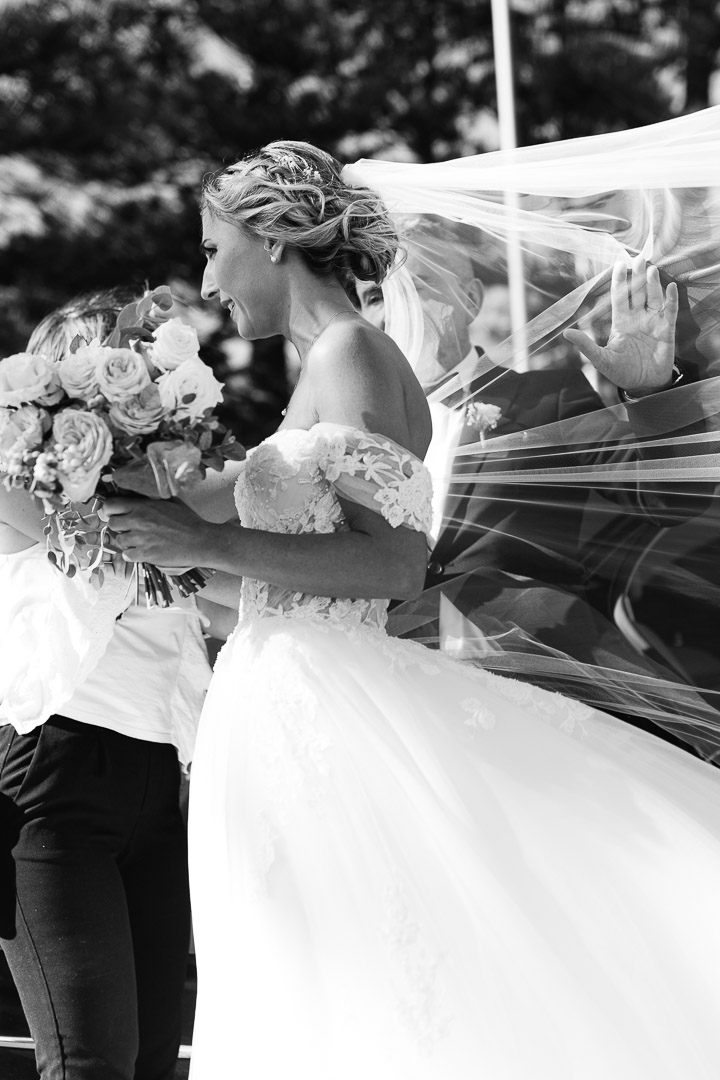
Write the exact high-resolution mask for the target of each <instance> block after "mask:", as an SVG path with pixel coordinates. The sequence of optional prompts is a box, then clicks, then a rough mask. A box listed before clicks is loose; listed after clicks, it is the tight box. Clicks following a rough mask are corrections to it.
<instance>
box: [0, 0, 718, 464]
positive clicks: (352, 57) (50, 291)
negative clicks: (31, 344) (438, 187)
mask: <svg viewBox="0 0 720 1080" xmlns="http://www.w3.org/2000/svg"><path fill="white" fill-rule="evenodd" d="M512 6H513V31H514V35H515V49H516V83H517V89H518V119H519V130H520V132H521V138H522V141H524V142H538V141H544V140H547V139H554V138H563V137H571V136H577V135H585V134H590V133H593V132H597V131H605V130H612V129H615V128H623V127H627V126H632V125H638V124H645V123H652V122H654V121H656V120H661V119H665V118H666V117H668V116H670V115H673V114H674V113H675V112H679V111H682V110H683V109H685V108H697V107H701V106H702V105H703V104H707V99H708V93H709V85H710V80H711V78H712V75H713V74H714V72H715V68H716V58H717V50H718V46H719V45H720V41H719V40H718V25H719V21H718V18H717V8H718V4H717V3H716V2H715V0H683V2H681V3H677V2H676V3H670V2H669V0H516V2H515V3H514V4H513V5H512ZM494 108H495V87H494V72H493V57H492V35H491V15H490V0H243V2H242V3H238V2H237V0H4V2H0V146H1V147H2V157H0V301H1V303H0V355H5V354H7V353H9V352H13V351H17V350H19V349H21V348H22V347H23V344H24V342H25V340H26V339H27V336H28V333H29V331H30V329H31V328H32V326H33V325H34V323H35V322H36V321H37V320H38V319H39V318H40V317H41V316H42V315H43V314H45V313H46V312H47V311H48V310H50V309H51V308H52V307H54V306H55V305H56V304H58V303H61V302H62V301H64V300H66V299H67V298H68V297H69V296H71V295H73V294H74V293H77V292H80V291H83V290H84V289H88V288H95V287H98V286H105V285H112V284H117V283H119V282H128V283H129V282H134V283H137V284H138V285H142V283H143V282H144V281H146V280H147V281H150V282H151V283H152V284H157V283H160V282H162V281H170V282H172V283H173V286H174V288H176V289H177V290H179V292H180V293H181V294H182V295H183V298H184V299H185V300H186V301H187V302H188V303H189V304H190V310H191V311H192V310H193V309H194V306H195V304H196V303H197V301H198V299H199V296H198V284H199V279H200V275H201V270H202V266H201V261H200V256H199V254H198V251H197V244H198V240H199V228H198V216H197V208H196V202H197V194H198V189H199V182H200V178H201V176H202V175H203V173H204V172H206V171H208V170H210V169H214V168H217V167H219V166H220V165H222V164H223V163H225V162H228V161H231V160H235V159H236V158H237V157H239V156H241V155H242V154H244V153H246V152H247V151H248V150H250V149H252V148H253V147H254V146H257V145H260V144H262V143H264V142H267V141H268V140H270V139H273V138H303V139H307V140H309V141H311V142H315V143H318V144H319V145H321V146H324V147H326V148H327V149H329V150H331V151H333V152H335V153H336V154H337V155H338V156H339V157H341V158H342V159H343V160H354V159H356V158H357V157H361V156H365V157H367V156H378V157H402V158H405V159H410V160H442V159H444V158H447V157H451V156H456V155H459V154H466V153H478V152H481V151H482V150H484V149H487V148H492V137H493V126H492V123H491V122H490V121H489V120H488V118H489V117H491V116H492V114H493V111H494ZM196 321H197V325H198V329H199V332H200V333H201V339H202V340H203V342H204V344H205V346H206V350H207V356H208V358H209V359H211V360H212V361H213V363H214V364H215V365H216V367H217V368H218V371H219V375H220V377H221V378H224V379H225V381H226V384H227V388H228V392H229V402H230V408H231V409H232V410H233V416H234V417H235V418H236V419H237V428H238V433H239V434H240V436H241V437H242V438H244V439H245V440H246V441H247V442H248V443H253V442H255V441H257V439H259V438H262V437H263V436H264V435H265V434H267V433H268V431H270V430H272V428H273V427H274V426H275V425H276V423H277V419H278V415H279V410H280V408H281V407H282V405H283V404H284V401H285V398H286V396H287V391H288V387H287V383H286V376H285V360H284V355H283V352H282V348H281V345H280V344H279V343H277V342H266V343H263V344H262V346H258V347H257V348H256V349H254V350H250V352H249V356H250V362H249V364H246V365H245V366H243V364H244V360H245V357H244V356H239V355H238V351H237V342H236V341H234V340H233V337H232V335H234V328H233V327H232V326H229V325H228V323H227V321H226V320H225V318H224V315H223V313H222V312H221V311H220V310H216V311H214V312H211V313H210V314H208V313H207V309H206V311H205V313H204V314H200V311H199V309H198V310H197V311H196Z"/></svg>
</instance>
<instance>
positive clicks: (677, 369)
mask: <svg viewBox="0 0 720 1080" xmlns="http://www.w3.org/2000/svg"><path fill="white" fill-rule="evenodd" d="M692 381H693V379H692V378H691V376H690V374H689V372H688V370H687V368H685V367H684V366H681V364H680V361H679V360H676V361H675V362H674V364H673V366H672V382H671V383H670V385H669V386H666V387H665V388H664V389H663V390H653V391H652V393H650V394H643V395H642V397H633V396H632V394H628V392H627V390H623V388H622V386H618V388H617V392H618V397H619V398H620V401H622V403H623V404H624V405H635V404H636V403H637V402H638V401H645V399H646V398H649V397H652V394H664V393H665V390H672V389H673V387H675V386H682V385H684V384H685V383H689V382H692Z"/></svg>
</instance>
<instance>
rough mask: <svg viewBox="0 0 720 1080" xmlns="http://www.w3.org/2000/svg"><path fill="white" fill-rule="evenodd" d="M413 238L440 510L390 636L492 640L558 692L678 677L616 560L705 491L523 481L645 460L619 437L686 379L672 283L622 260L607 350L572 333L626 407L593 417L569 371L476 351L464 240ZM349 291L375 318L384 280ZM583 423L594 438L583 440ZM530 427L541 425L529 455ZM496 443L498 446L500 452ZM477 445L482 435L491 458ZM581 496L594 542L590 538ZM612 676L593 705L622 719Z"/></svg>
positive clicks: (412, 269)
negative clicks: (641, 639) (632, 622)
mask: <svg viewBox="0 0 720 1080" xmlns="http://www.w3.org/2000/svg"><path fill="white" fill-rule="evenodd" d="M409 237H410V240H411V243H410V246H409V250H408V257H407V261H406V264H405V265H406V269H407V270H408V271H409V273H410V275H411V276H412V279H413V281H414V283H415V286H416V289H417V292H418V296H419V298H420V300H421V303H422V306H423V310H424V318H425V324H426V325H425V335H424V342H423V348H422V349H421V350H420V357H419V360H418V361H417V364H416V374H417V375H418V378H419V379H420V381H421V382H422V383H423V385H424V388H425V390H426V393H427V394H428V398H429V401H430V405H431V411H432V414H433V428H434V434H433V441H432V443H431V446H430V449H429V451H428V456H427V458H426V463H427V464H428V466H429V468H430V471H431V473H432V474H433V481H434V488H435V498H434V511H435V513H434V527H433V536H432V543H433V546H432V550H431V553H430V558H429V562H428V571H427V578H426V593H425V594H424V597H423V598H422V600H421V601H420V602H419V603H415V604H405V605H402V606H401V607H400V608H397V609H395V611H394V612H393V613H392V615H391V628H392V630H393V631H394V632H396V633H401V634H407V635H409V636H414V637H419V638H421V639H422V640H424V641H425V642H426V643H428V644H435V645H439V646H440V647H443V648H446V649H451V648H453V647H455V648H458V649H459V651H461V652H462V651H465V650H467V648H468V647H470V648H471V649H472V648H479V649H480V650H481V651H482V650H483V649H487V650H489V651H490V652H492V651H493V645H492V641H493V639H494V638H495V639H497V640H498V641H501V642H502V650H503V652H504V653H508V652H513V651H515V653H516V654H517V653H522V654H523V657H524V659H523V661H522V663H521V664H520V665H519V666H518V664H517V660H518V657H517V656H516V658H515V662H514V666H511V665H508V667H507V668H506V670H510V671H512V672H513V673H514V674H516V675H518V676H519V677H527V678H529V679H530V680H531V681H533V682H541V683H543V684H544V685H547V686H548V687H549V688H552V689H560V690H563V691H564V692H567V693H573V691H577V685H578V684H577V679H578V676H579V677H580V679H581V680H584V681H585V683H586V685H587V682H588V680H589V679H591V678H592V674H591V673H592V672H598V673H599V672H603V673H605V672H611V673H612V672H621V673H622V674H623V676H624V677H625V676H632V674H634V675H636V676H637V678H638V680H639V683H640V685H642V684H643V680H644V679H645V678H646V677H647V676H648V675H653V676H655V677H660V678H664V679H668V678H669V679H672V678H673V675H672V673H670V672H668V671H666V670H665V669H664V668H661V667H659V666H658V665H656V664H654V663H652V662H650V661H648V660H647V659H646V658H644V657H643V656H642V655H641V654H640V653H638V652H637V651H636V649H635V648H633V646H632V645H631V644H629V642H628V641H627V640H626V638H625V637H624V636H623V635H622V634H621V633H620V632H619V630H618V628H617V627H616V626H615V625H614V623H613V622H612V621H611V619H610V614H611V610H612V600H613V586H614V577H615V574H616V572H617V564H616V560H615V559H614V555H615V553H616V552H618V551H621V552H626V551H627V549H628V547H629V546H631V545H634V544H635V543H637V544H639V545H640V546H642V545H643V544H644V542H645V541H646V538H648V537H649V536H650V535H652V533H653V532H654V531H656V530H657V529H658V528H662V527H664V526H667V525H670V524H675V523H677V522H678V521H681V520H685V519H686V518H687V517H688V516H690V515H692V514H694V513H697V512H699V511H700V510H701V509H702V508H703V505H704V503H703V499H702V495H700V496H698V495H697V494H694V495H691V496H686V495H684V494H683V495H677V494H676V495H668V494H667V493H665V492H658V491H655V490H653V489H652V487H651V486H649V485H647V484H642V483H639V482H635V481H628V480H627V479H626V480H625V482H624V483H623V484H622V485H616V484H613V485H607V486H606V487H605V489H604V491H603V495H604V497H603V498H601V499H600V500H598V499H597V498H596V492H597V489H598V488H600V487H602V485H598V484H596V483H594V482H593V481H591V484H592V487H593V489H594V490H593V491H592V493H591V490H590V487H589V486H588V484H587V482H585V483H584V484H583V482H582V478H581V476H580V474H577V473H576V476H580V479H579V481H576V482H575V483H567V482H566V483H537V482H532V483H528V482H527V481H528V479H529V477H528V472H529V470H532V471H533V472H534V471H535V470H537V469H543V468H553V467H555V468H561V469H563V470H564V471H565V474H566V476H571V475H572V469H573V467H576V466H578V465H587V464H593V463H596V462H598V461H608V460H609V461H613V462H616V463H617V462H623V461H630V460H631V458H632V456H633V455H634V457H635V459H637V457H638V456H642V454H643V451H642V449H641V450H640V451H638V450H637V449H634V450H632V451H627V450H625V449H623V448H622V445H621V444H620V443H619V442H618V434H619V432H620V431H621V430H623V429H624V431H625V433H626V434H627V432H628V430H629V431H632V433H633V435H634V436H635V437H636V438H637V439H638V440H641V439H642V438H643V436H645V435H647V434H648V433H649V432H651V431H652V430H653V416H654V407H655V406H656V405H657V401H658V400H659V397H660V396H661V395H662V394H663V393H664V392H665V391H666V390H667V389H669V388H670V387H672V386H673V385H674V384H675V383H677V382H679V381H685V380H687V379H688V378H689V373H688V372H687V371H680V370H679V369H678V367H677V365H676V361H675V357H674V322H675V317H676V313H677V290H676V288H675V286H674V285H671V286H669V287H668V289H667V291H664V290H663V289H662V286H661V284H660V279H659V276H658V274H657V270H656V269H655V268H654V267H647V266H646V264H645V262H644V260H640V259H638V260H635V262H634V263H633V265H632V268H626V267H625V266H623V265H618V266H617V267H616V268H615V269H614V271H613V279H612V286H611V289H612V301H613V325H612V328H611V331H610V335H609V339H608V344H607V345H606V346H605V347H604V348H601V347H599V346H597V345H596V343H595V342H593V341H592V340H591V339H590V338H588V337H587V335H585V334H583V333H581V332H580V331H577V330H574V331H568V332H567V334H566V337H567V338H568V340H569V341H570V342H571V343H572V345H574V346H576V347H578V348H580V349H581V350H582V351H583V352H584V353H585V355H586V356H587V358H588V359H589V361H590V363H591V364H593V366H594V367H596V369H598V370H599V371H601V373H602V374H603V375H604V376H605V377H606V378H607V379H609V380H610V382H612V383H614V384H615V385H616V386H617V387H618V393H619V399H620V400H621V401H623V402H624V403H625V404H626V413H625V412H623V410H620V409H617V410H613V411H612V412H611V413H608V412H607V411H605V412H602V410H603V409H604V408H605V406H604V403H603V401H602V400H601V398H600V397H599V395H598V394H597V393H596V391H595V390H594V389H593V387H592V386H591V385H590V383H589V382H588V380H587V378H586V377H585V375H584V374H583V372H582V370H581V369H580V368H579V367H578V366H568V367H565V368H540V369H537V370H523V371H517V370H510V369H506V368H500V367H498V366H496V365H495V364H492V363H491V362H490V361H489V360H488V358H487V357H485V356H484V355H483V354H482V352H481V351H479V350H476V349H474V348H473V347H472V346H471V343H470V333H469V331H470V326H471V324H472V322H473V320H474V319H475V318H476V316H477V314H478V312H479V311H480V308H481V305H482V299H483V288H482V284H481V281H480V279H479V277H478V276H477V274H476V273H475V268H474V265H473V262H472V259H471V257H470V256H469V255H468V254H466V253H464V252H463V250H462V249H461V248H460V247H458V248H457V249H455V248H450V249H449V248H448V246H447V244H446V243H443V241H442V240H441V238H440V236H439V235H438V234H436V231H435V229H434V227H433V222H432V220H431V219H430V220H429V221H427V220H426V221H425V222H423V223H421V224H419V225H418V226H416V227H415V228H414V229H413V230H412V231H411V232H410V234H409ZM357 294H358V300H359V305H360V310H361V311H362V313H363V314H364V315H365V317H366V318H368V319H369V320H370V321H372V322H373V323H375V325H378V326H381V327H384V323H385V308H384V297H383V293H382V290H381V288H380V287H379V286H376V285H374V284H372V283H362V282H358V283H357ZM622 387H624V388H625V389H624V390H622V389H620V388H622ZM583 417H591V422H590V423H588V422H587V421H583V420H580V418H583ZM593 419H594V423H593V422H592V420H593ZM628 425H629V426H628ZM590 431H592V432H593V434H594V438H593V440H592V442H593V444H596V445H594V446H591V445H588V443H589V442H590V440H589V438H586V436H585V434H583V433H585V432H590ZM524 432H527V433H529V432H533V433H534V435H535V437H534V438H532V439H531V440H530V447H531V448H530V449H529V450H528V449H524V448H523V436H522V434H521V433H524ZM599 433H601V435H600V436H599ZM514 434H518V435H519V438H516V439H513V435H514ZM504 436H505V437H506V438H504V439H503V437H504ZM494 440H502V442H496V443H495V448H494V447H493V441H494ZM579 440H581V441H579ZM633 441H634V440H633ZM471 444H472V445H473V452H472V453H471V454H470V455H469V456H465V455H464V454H463V448H464V447H467V446H468V445H471ZM478 444H482V445H487V453H486V454H483V453H482V451H481V450H479V449H478ZM573 446H574V447H575V449H572V447H573ZM500 447H503V450H502V452H500V453H498V452H495V450H496V449H499V448H500ZM505 447H509V448H508V449H505ZM608 447H612V449H611V450H610V452H608ZM652 452H653V451H652V450H648V451H647V456H649V455H650V454H652ZM662 452H663V453H667V451H662ZM625 473H626V477H627V473H628V470H626V471H625ZM451 474H452V480H451V481H450V479H449V478H450V475H451ZM591 501H593V502H594V507H593V512H594V515H595V520H594V529H595V532H594V536H595V540H594V542H593V540H592V539H588V536H587V527H588V506H589V504H590V502H591ZM598 521H600V527H599V528H598ZM429 613H431V614H429ZM473 637H474V641H473V640H472V639H473ZM558 658H560V659H561V661H562V662H561V663H560V664H559V665H558V664H557V663H555V660H557V659H558ZM548 660H549V661H550V662H549V663H548ZM615 684H616V680H614V679H613V676H612V674H611V675H610V676H608V678H607V680H605V678H604V677H603V679H600V680H597V681H596V687H595V692H596V694H597V698H596V703H597V704H602V705H603V706H604V707H606V708H608V709H611V710H612V709H613V707H614V711H617V712H618V713H620V714H621V715H625V711H624V705H623V702H624V700H625V699H626V695H624V694H623V693H622V691H621V693H620V696H619V698H616V697H615ZM618 702H620V704H618ZM686 704H687V703H686V702H685V704H684V706H683V707H686ZM681 728H682V725H681V724H679V725H678V730H680V729H681Z"/></svg>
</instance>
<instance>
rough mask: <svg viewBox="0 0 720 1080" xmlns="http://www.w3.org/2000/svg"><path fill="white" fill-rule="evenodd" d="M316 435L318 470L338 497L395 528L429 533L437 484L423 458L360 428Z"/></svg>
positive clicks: (329, 427) (333, 428)
mask: <svg viewBox="0 0 720 1080" xmlns="http://www.w3.org/2000/svg"><path fill="white" fill-rule="evenodd" d="M312 432H313V435H315V437H316V438H315V440H314V454H315V455H316V463H317V467H318V469H319V470H320V472H321V473H322V474H323V475H324V476H325V478H326V479H327V480H328V481H329V483H331V484H332V485H333V487H334V488H335V490H336V492H337V494H338V495H340V496H341V497H343V498H346V499H350V500H351V501H352V502H356V503H359V504H360V505H361V506H366V507H369V508H370V509H371V510H376V511H378V512H379V513H381V514H382V516H383V517H384V518H386V519H387V521H388V522H389V523H390V524H391V525H392V526H393V528H397V527H398V526H399V525H405V526H407V527H408V528H410V529H415V530H417V531H418V532H424V533H427V532H429V530H430V525H431V521H432V505H431V499H432V483H431V480H430V473H429V472H428V470H427V469H426V468H425V466H424V465H423V463H422V461H420V459H419V458H417V457H415V455H414V454H411V453H410V451H409V450H406V449H405V448H404V447H402V446H400V445H399V444H398V443H396V442H393V440H392V439H388V438H386V437H385V436H384V435H373V434H370V433H369V432H367V431H360V430H358V429H356V428H351V427H345V426H342V425H338V424H328V423H320V424H315V426H314V427H313V428H312Z"/></svg>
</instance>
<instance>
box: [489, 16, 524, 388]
mask: <svg viewBox="0 0 720 1080" xmlns="http://www.w3.org/2000/svg"><path fill="white" fill-rule="evenodd" d="M509 4H510V0H492V27H493V52H494V56H495V86H496V90H497V102H498V124H499V128H500V149H501V150H514V149H515V148H516V146H517V132H516V129H515V93H514V88H513V65H512V45H511V40H510V9H509ZM505 205H506V206H507V208H508V210H509V211H511V214H512V211H513V210H516V209H517V207H518V205H519V204H518V197H517V194H516V193H515V192H513V191H508V192H506V194H505ZM507 253H508V287H509V290H510V324H511V326H512V331H513V334H514V335H515V336H516V340H517V343H518V348H517V351H516V353H515V364H514V365H513V367H517V368H518V370H522V371H524V370H527V367H528V356H527V341H526V337H525V325H526V323H527V307H526V304H525V274H524V271H523V258H522V249H521V247H520V238H519V236H517V235H515V234H514V233H510V234H509V236H508V241H507Z"/></svg>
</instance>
